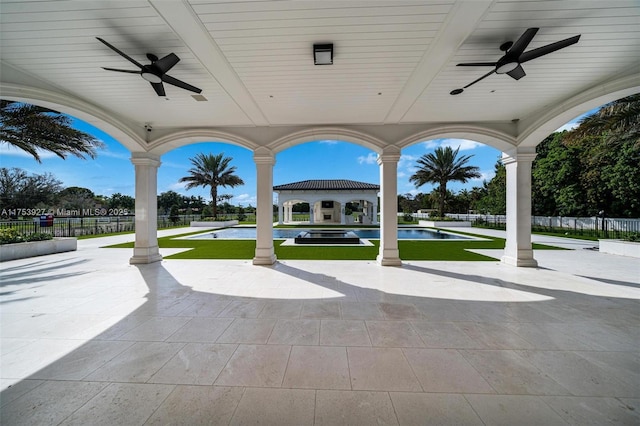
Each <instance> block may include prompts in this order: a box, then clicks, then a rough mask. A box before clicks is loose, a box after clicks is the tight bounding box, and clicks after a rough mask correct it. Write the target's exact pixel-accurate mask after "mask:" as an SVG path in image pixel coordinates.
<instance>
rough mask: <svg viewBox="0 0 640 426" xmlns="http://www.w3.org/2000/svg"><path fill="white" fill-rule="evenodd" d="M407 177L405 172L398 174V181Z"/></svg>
mask: <svg viewBox="0 0 640 426" xmlns="http://www.w3.org/2000/svg"><path fill="white" fill-rule="evenodd" d="M407 176H408V175H407V174H406V173H405V172H398V179H400V178H403V177H407Z"/></svg>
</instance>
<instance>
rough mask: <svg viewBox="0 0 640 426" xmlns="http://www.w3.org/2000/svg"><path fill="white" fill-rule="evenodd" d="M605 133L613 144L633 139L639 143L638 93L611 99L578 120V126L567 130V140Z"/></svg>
mask: <svg viewBox="0 0 640 426" xmlns="http://www.w3.org/2000/svg"><path fill="white" fill-rule="evenodd" d="M602 134H606V138H607V142H608V143H610V144H613V145H616V144H620V143H622V142H624V141H626V140H630V139H635V140H636V147H638V146H639V144H640V94H636V95H631V96H627V97H626V98H622V99H618V100H617V101H613V102H611V103H609V104H607V105H605V106H603V107H602V108H600V109H599V110H598V111H596V112H595V113H593V114H591V115H588V116H586V117H584V118H583V119H582V120H580V126H579V127H577V128H575V129H574V130H572V131H570V132H568V134H567V138H568V141H578V140H580V139H583V138H586V137H589V136H600V135H602Z"/></svg>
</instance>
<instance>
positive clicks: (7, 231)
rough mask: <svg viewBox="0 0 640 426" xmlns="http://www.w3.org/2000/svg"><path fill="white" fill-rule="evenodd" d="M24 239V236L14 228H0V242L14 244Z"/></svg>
mask: <svg viewBox="0 0 640 426" xmlns="http://www.w3.org/2000/svg"><path fill="white" fill-rule="evenodd" d="M23 241H24V236H23V235H22V234H21V233H20V232H18V230H17V229H15V228H1V229H0V244H14V243H21V242H23Z"/></svg>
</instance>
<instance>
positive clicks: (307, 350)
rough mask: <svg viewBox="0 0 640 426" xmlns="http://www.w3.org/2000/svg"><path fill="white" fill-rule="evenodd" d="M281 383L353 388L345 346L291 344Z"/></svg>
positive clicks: (314, 386)
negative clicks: (292, 345)
mask: <svg viewBox="0 0 640 426" xmlns="http://www.w3.org/2000/svg"><path fill="white" fill-rule="evenodd" d="M282 386H283V387H285V388H306V389H351V382H350V380H349V365H348V362H347V351H346V349H345V348H342V347H323V346H294V347H292V348H291V355H290V357H289V364H288V365H287V371H286V373H285V375H284V381H283V382H282Z"/></svg>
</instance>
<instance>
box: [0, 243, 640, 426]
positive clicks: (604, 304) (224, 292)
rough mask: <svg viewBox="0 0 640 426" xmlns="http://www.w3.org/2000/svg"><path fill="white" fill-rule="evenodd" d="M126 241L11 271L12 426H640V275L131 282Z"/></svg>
mask: <svg viewBox="0 0 640 426" xmlns="http://www.w3.org/2000/svg"><path fill="white" fill-rule="evenodd" d="M181 232H182V231H181ZM127 238H130V237H127ZM121 240H122V237H115V238H114V237H112V238H109V239H100V240H85V241H80V242H79V250H78V251H77V252H73V253H66V254H58V255H51V256H45V257H38V258H32V259H24V260H17V261H11V262H4V263H2V264H0V268H1V270H2V275H1V277H0V279H1V280H2V282H1V287H0V309H1V311H0V313H1V318H0V320H1V323H0V324H1V330H0V335H1V338H2V340H1V347H0V350H1V364H0V377H1V381H0V387H1V389H2V393H1V394H0V404H1V407H0V423H1V424H2V425H40V424H42V425H55V424H65V425H70V424H77V425H93V424H104V425H121V424H122V425H138V424H140V425H141V424H162V425H166V424H184V425H196V424H224V425H227V424H232V425H242V424H258V423H259V424H267V425H296V426H298V425H306V424H309V425H311V424H316V425H343V424H351V425H374V424H390V425H395V424H400V425H417V424H426V425H429V424H434V425H448V424H461V425H483V424H485V425H525V424H530V425H556V424H558V425H565V424H574V425H587V424H594V425H604V424H628V425H633V424H636V425H637V424H640V355H639V354H640V327H639V325H640V302H639V300H640V262H637V260H633V259H630V258H624V257H619V256H611V255H606V254H602V253H598V252H594V251H589V250H584V249H583V246H582V245H580V243H577V242H568V244H569V245H570V246H575V247H576V250H572V251H538V252H536V258H537V259H538V261H539V263H540V268H537V269H524V268H514V267H510V266H506V265H502V264H500V262H497V261H496V262H409V263H406V264H405V265H404V266H403V267H401V268H390V267H380V266H378V265H376V264H375V263H374V262H353V261H330V262H324V261H323V262H320V261H282V262H280V263H278V264H277V265H276V266H274V267H257V266H253V265H251V263H250V262H248V261H202V260H191V261H188V260H181V261H178V260H165V261H163V262H159V263H155V264H151V265H142V266H130V265H128V259H129V257H130V255H131V250H128V249H99V248H97V247H98V246H100V245H104V244H106V243H107V242H119V241H121ZM545 241H548V240H545ZM588 245H593V243H585V245H584V246H588ZM174 251H175V250H174ZM170 252H171V251H170V250H163V254H167V253H170ZM493 254H494V255H495V254H496V253H495V252H494V253H493ZM498 255H499V254H498Z"/></svg>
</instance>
